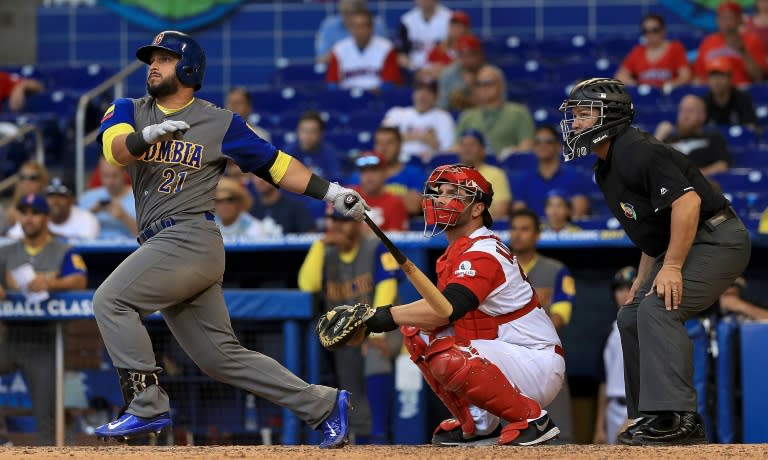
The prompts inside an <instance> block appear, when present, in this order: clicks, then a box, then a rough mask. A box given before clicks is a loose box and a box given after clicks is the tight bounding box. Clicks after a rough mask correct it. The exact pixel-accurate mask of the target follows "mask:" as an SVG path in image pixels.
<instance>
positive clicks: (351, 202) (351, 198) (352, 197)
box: [344, 194, 360, 209]
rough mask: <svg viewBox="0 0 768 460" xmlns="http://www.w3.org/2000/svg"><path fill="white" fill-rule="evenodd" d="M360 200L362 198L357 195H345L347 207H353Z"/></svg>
mask: <svg viewBox="0 0 768 460" xmlns="http://www.w3.org/2000/svg"><path fill="white" fill-rule="evenodd" d="M358 201H360V200H358V199H357V196H355V195H352V194H349V195H347V196H345V197H344V206H345V207H346V208H347V209H352V208H353V207H354V206H355V205H356V204H357V202H358Z"/></svg>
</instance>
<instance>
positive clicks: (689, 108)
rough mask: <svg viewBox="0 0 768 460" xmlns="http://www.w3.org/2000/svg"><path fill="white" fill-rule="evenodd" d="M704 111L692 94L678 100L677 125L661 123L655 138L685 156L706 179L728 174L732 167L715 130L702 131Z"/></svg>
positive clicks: (704, 117) (724, 147)
mask: <svg viewBox="0 0 768 460" xmlns="http://www.w3.org/2000/svg"><path fill="white" fill-rule="evenodd" d="M706 121H707V108H706V105H705V104H704V100H703V99H701V98H700V97H698V96H694V95H693V94H688V95H686V96H683V98H682V99H680V105H679V106H678V110H677V125H675V126H673V125H672V123H670V122H668V121H662V122H661V123H659V126H658V127H656V132H655V134H654V136H655V137H656V139H659V140H660V141H662V142H665V143H667V144H669V145H671V146H672V147H674V148H675V149H677V150H679V151H680V152H682V153H683V154H684V155H685V156H687V157H688V158H689V159H690V160H691V163H693V164H694V165H696V166H697V167H698V168H699V169H700V170H701V173H702V174H704V175H705V176H709V175H711V174H715V173H719V172H723V171H727V170H728V167H729V166H730V164H731V152H730V151H729V150H728V145H727V142H726V140H725V137H723V135H722V134H720V132H719V131H717V130H714V129H713V130H707V129H705V126H704V125H705V123H706Z"/></svg>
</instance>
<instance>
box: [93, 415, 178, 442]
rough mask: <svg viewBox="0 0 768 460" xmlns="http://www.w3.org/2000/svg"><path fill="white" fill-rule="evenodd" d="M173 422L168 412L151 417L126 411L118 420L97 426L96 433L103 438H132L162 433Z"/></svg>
mask: <svg viewBox="0 0 768 460" xmlns="http://www.w3.org/2000/svg"><path fill="white" fill-rule="evenodd" d="M171 424H172V422H171V416H170V414H169V413H168V412H166V413H164V414H160V415H158V416H156V417H151V418H144V417H139V416H137V415H133V414H128V413H125V414H123V415H122V416H120V418H118V419H117V420H115V421H113V422H109V423H105V424H104V425H101V426H100V427H98V428H96V430H94V434H95V435H96V436H97V437H99V438H103V439H107V438H119V439H130V438H133V437H135V436H140V435H146V434H150V433H160V432H161V431H163V430H164V429H165V428H168V427H169V426H171Z"/></svg>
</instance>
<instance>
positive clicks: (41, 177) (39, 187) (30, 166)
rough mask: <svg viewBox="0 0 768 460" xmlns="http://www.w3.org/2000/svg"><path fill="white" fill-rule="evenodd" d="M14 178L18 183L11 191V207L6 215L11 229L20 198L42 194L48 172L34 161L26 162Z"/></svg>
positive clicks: (14, 221)
mask: <svg viewBox="0 0 768 460" xmlns="http://www.w3.org/2000/svg"><path fill="white" fill-rule="evenodd" d="M16 178H17V179H18V181H17V182H16V186H15V188H14V189H13V198H11V203H13V207H11V208H9V209H8V212H7V214H6V221H7V222H6V224H7V225H8V226H9V227H12V226H13V225H14V224H15V223H16V221H17V219H16V207H15V204H16V203H18V202H19V200H20V199H21V197H23V196H26V195H29V194H30V193H43V189H45V186H46V185H48V170H47V169H46V168H45V166H43V165H42V164H41V163H38V162H37V161H36V160H27V161H25V162H24V163H22V164H21V166H20V167H19V171H18V172H17V173H16Z"/></svg>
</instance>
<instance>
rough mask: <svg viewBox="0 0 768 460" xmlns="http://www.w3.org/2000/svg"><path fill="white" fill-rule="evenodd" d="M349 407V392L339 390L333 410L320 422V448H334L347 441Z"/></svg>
mask: <svg viewBox="0 0 768 460" xmlns="http://www.w3.org/2000/svg"><path fill="white" fill-rule="evenodd" d="M351 409H352V404H351V403H350V402H349V392H348V391H347V390H339V394H338V395H337V396H336V405H335V406H334V408H333V412H331V415H329V416H328V417H327V418H326V419H325V420H323V423H321V424H320V426H321V427H322V428H323V441H322V442H321V443H320V448H321V449H336V448H339V447H344V445H345V444H347V443H349V411H350V410H351Z"/></svg>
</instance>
